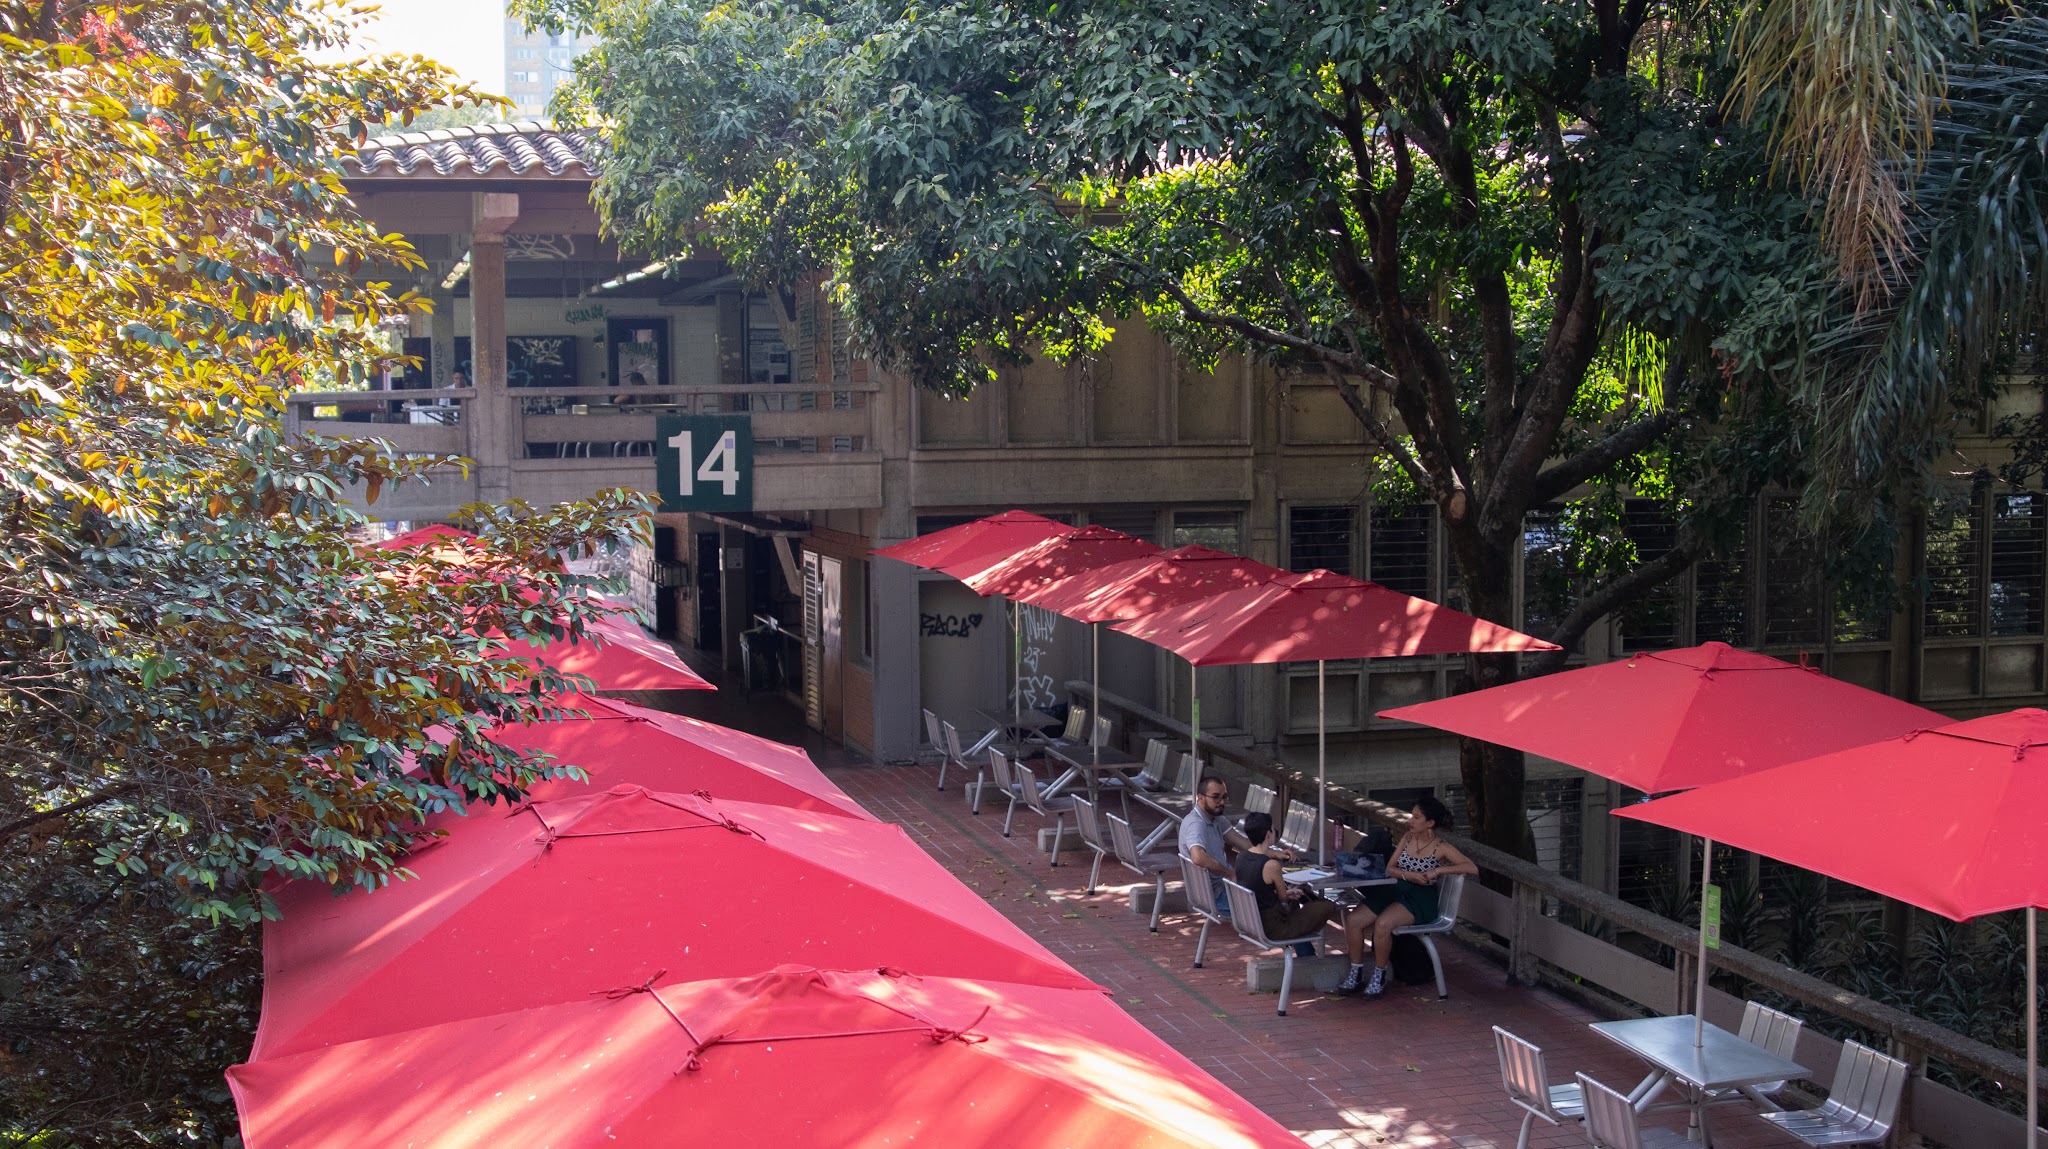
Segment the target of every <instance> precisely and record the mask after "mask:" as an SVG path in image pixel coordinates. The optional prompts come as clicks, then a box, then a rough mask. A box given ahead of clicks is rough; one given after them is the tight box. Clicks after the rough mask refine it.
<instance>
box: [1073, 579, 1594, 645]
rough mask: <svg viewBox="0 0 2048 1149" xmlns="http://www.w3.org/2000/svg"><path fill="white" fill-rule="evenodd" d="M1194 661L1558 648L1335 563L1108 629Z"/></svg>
mask: <svg viewBox="0 0 2048 1149" xmlns="http://www.w3.org/2000/svg"><path fill="white" fill-rule="evenodd" d="M1110 629H1112V630H1120V631H1123V632H1124V633H1125V634H1130V635H1134V636H1136V637H1138V638H1142V639H1144V640H1145V641H1146V642H1149V643H1152V644H1153V645H1155V646H1162V647H1165V648H1166V649H1167V650H1170V651H1172V652H1173V653H1175V654H1178V655H1180V656H1181V657H1182V658H1184V659H1186V660H1188V661H1189V662H1191V663H1193V664H1195V665H1196V666H1239V665H1243V664H1245V663H1251V662H1314V661H1317V660H1319V659H1324V660H1327V659H1346V658H1398V657H1403V656H1407V655H1416V654H1465V653H1468V652H1472V651H1482V652H1485V651H1513V650H1556V649H1557V648H1556V647H1555V646H1552V645H1551V644H1550V643H1547V642H1544V641H1542V640H1541V639H1535V638H1531V637H1529V636H1528V635H1526V634H1522V633H1521V632H1519V631H1514V630H1509V629H1508V628H1507V627H1504V626H1498V625H1496V624H1494V623H1490V622H1487V621H1486V620H1484V619H1479V618H1474V617H1472V616H1471V615H1469V614H1464V613H1462V612H1459V611H1455V610H1452V609H1451V608H1449V607H1447V606H1438V605H1437V604H1436V603H1433V602H1430V601H1429V600H1427V599H1420V598H1416V597H1414V596H1413V595H1405V594H1402V593H1401V592H1399V591H1394V590H1388V589H1387V588H1386V587H1383V586H1381V585H1379V584H1378V583H1373V582H1365V581H1363V580H1360V579H1355V578H1351V577H1349V576H1348V575H1340V574H1335V573H1333V572H1331V571H1326V570H1317V571H1310V572H1309V573H1307V574H1304V575H1281V576H1280V577H1279V578H1276V579H1273V580H1272V581H1270V582H1266V583H1261V584H1259V585H1257V586H1248V587H1241V588H1239V589H1237V590H1227V591H1224V592H1223V593H1222V594H1218V595H1214V596H1212V597H1210V598H1206V599H1202V600H1201V601H1199V602H1192V603H1187V604H1185V605H1182V606H1178V607H1174V608H1172V609H1170V610H1164V611H1161V612H1159V613H1158V614H1152V615H1147V616H1145V617H1144V618H1140V619H1134V620H1132V621H1130V622H1123V623H1118V624H1117V625H1116V626H1113V627H1111V628H1110Z"/></svg>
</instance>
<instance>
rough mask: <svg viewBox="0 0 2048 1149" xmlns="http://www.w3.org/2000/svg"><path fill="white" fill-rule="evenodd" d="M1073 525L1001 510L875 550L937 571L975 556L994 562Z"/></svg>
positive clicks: (1061, 532) (1062, 531) (913, 564)
mask: <svg viewBox="0 0 2048 1149" xmlns="http://www.w3.org/2000/svg"><path fill="white" fill-rule="evenodd" d="M1070 530H1073V528H1072V527H1070V526H1068V525H1067V524H1065V523H1062V522H1059V521H1057V520H1054V519H1048V518H1046V517H1045V516H1044V515H1034V514H1032V513H1031V512H1030V511H1004V512H1002V513H1001V514H997V515H990V516H988V517H987V518H985V519H976V520H974V521H973V522H971V523H961V524H960V525H959V526H957V527H947V528H946V529H945V530H943V531H933V532H932V533H931V534H928V535H919V536H918V537H916V538H914V539H906V540H904V541H903V542H900V543H897V544H895V545H894V546H887V547H883V548H882V549H880V550H878V551H875V552H874V553H875V554H876V555H879V556H881V557H882V558H888V559H895V560H897V561H898V562H906V563H909V564H910V565H911V566H915V567H925V568H927V569H930V570H938V569H939V568H940V567H943V566H946V565H947V564H949V563H967V562H973V561H975V560H976V559H982V560H984V561H985V562H995V561H997V560H998V559H1002V558H1006V557H1008V556H1010V555H1013V554H1016V553H1017V552H1018V551H1021V550H1023V549H1024V548H1025V547H1028V546H1030V545H1032V544H1033V543H1037V542H1042V541H1043V540H1045V539H1048V538H1051V537H1052V536H1054V535H1058V534H1064V533H1066V532H1067V531H1070Z"/></svg>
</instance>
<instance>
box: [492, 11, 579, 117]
mask: <svg viewBox="0 0 2048 1149" xmlns="http://www.w3.org/2000/svg"><path fill="white" fill-rule="evenodd" d="M504 34H505V96H506V98H507V99H510V100H511V101H512V103H513V108H512V111H511V113H510V115H511V118H512V119H515V120H527V119H538V118H540V117H541V116H544V115H546V114H547V110H548V99H549V98H550V97H552V96H553V95H554V94H555V89H556V88H559V87H561V86H562V85H563V84H566V83H568V82H569V80H570V79H571V78H573V77H574V76H575V75H576V57H578V56H581V55H582V54H583V53H585V52H587V51H589V50H590V48H591V46H592V45H594V44H596V43H597V38H596V37H594V36H575V35H565V34H559V33H551V32H536V31H532V30H530V29H528V28H527V27H526V25H525V24H523V23H521V22H519V21H517V20H513V19H509V18H508V19H506V20H505V33H504Z"/></svg>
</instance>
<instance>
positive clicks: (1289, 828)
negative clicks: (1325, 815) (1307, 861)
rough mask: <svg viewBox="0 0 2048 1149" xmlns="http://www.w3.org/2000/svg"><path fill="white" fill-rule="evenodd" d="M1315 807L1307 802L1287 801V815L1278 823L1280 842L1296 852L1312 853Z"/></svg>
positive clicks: (1314, 846) (1314, 845) (1313, 847)
mask: <svg viewBox="0 0 2048 1149" xmlns="http://www.w3.org/2000/svg"><path fill="white" fill-rule="evenodd" d="M1315 825H1316V808H1315V807H1314V806H1311V805H1309V804H1308V803H1307V802H1289V803H1287V817H1286V819H1285V820H1284V821H1282V822H1281V823H1280V844H1281V845H1282V846H1285V847H1286V848H1288V849H1290V850H1293V851H1294V852H1296V853H1304V852H1306V853H1314V852H1315V848H1316V843H1315V832H1316V831H1315Z"/></svg>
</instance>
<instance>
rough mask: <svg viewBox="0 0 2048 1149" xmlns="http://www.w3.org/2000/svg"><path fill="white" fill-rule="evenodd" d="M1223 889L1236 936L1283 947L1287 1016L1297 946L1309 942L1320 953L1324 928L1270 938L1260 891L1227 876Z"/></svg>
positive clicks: (1283, 1014)
mask: <svg viewBox="0 0 2048 1149" xmlns="http://www.w3.org/2000/svg"><path fill="white" fill-rule="evenodd" d="M1223 893H1224V896H1225V897H1227V898H1228V899H1229V900H1230V924H1231V926H1232V927H1233V928H1235V929H1236V930H1237V936H1238V937H1241V938H1243V939H1244V940H1246V941H1248V942H1250V943H1252V944H1253V945H1255V946H1257V947H1259V948H1260V949H1266V950H1269V949H1276V948H1277V949H1278V950H1279V951H1280V957H1281V962H1282V964H1281V966H1280V1016H1281V1017H1286V1016H1287V999H1288V997H1290V996H1291V995H1292V994H1293V992H1294V947H1295V946H1298V945H1300V944H1301V943H1303V942H1308V943H1309V944H1310V945H1311V946H1314V947H1315V948H1316V950H1317V952H1319V953H1320V952H1321V949H1322V941H1323V931H1321V930H1317V931H1316V932H1315V933H1312V934H1308V935H1306V936H1304V937H1298V938H1269V937H1267V936H1266V925H1265V922H1263V921H1261V920H1260V918H1259V899H1258V897H1257V895H1255V894H1253V893H1252V892H1251V891H1250V890H1247V889H1245V888H1244V887H1243V886H1240V885H1238V884H1237V883H1236V882H1233V881H1231V880H1229V879H1228V878H1226V879H1224V881H1223Z"/></svg>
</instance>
